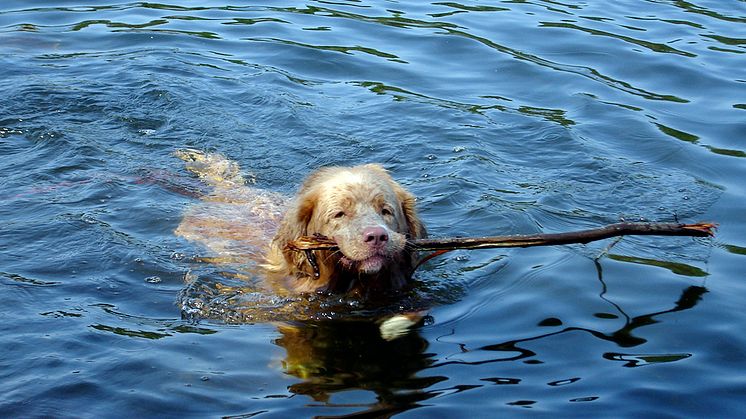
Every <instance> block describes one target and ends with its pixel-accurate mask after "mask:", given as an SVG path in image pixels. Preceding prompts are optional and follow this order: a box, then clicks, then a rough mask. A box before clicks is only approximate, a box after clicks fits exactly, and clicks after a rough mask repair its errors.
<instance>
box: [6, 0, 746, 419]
mask: <svg viewBox="0 0 746 419" xmlns="http://www.w3.org/2000/svg"><path fill="white" fill-rule="evenodd" d="M745 23H746V3H744V2H743V1H742V0H741V1H739V0H718V1H713V0H709V1H706V0H698V1H694V2H684V1H662V0H656V1H652V0H650V1H632V0H623V1H613V2H612V1H600V2H584V1H583V2H581V1H543V0H533V1H519V0H513V1H495V2H489V3H483V2H433V3H427V2H396V1H369V0H359V1H342V0H340V1H308V2H305V3H304V2H289V1H282V0H280V1H273V2H266V3H262V4H256V5H252V6H244V5H241V3H240V2H239V3H235V4H224V3H221V2H215V1H199V2H198V1H178V2H174V3H171V4H160V3H116V2H109V1H98V2H91V3H83V2H80V0H54V1H53V0H38V1H33V2H29V1H21V0H5V1H3V3H2V5H1V6H0V156H2V163H0V287H1V292H0V303H1V304H2V307H3V309H2V313H3V321H2V323H0V350H1V351H2V356H1V358H0V366H1V367H2V380H1V381H0V412H2V416H5V417H41V416H53V417H83V418H85V417H91V418H94V417H95V418H99V417H150V416H162V417H225V416H228V417H254V416H256V417H316V416H319V417H337V416H345V417H353V416H356V415H358V416H360V417H380V416H395V417H409V418H418V417H465V416H470V417H495V416H498V415H500V416H506V415H507V416H524V415H528V416H546V417H583V416H585V417H708V416H709V417H737V416H740V415H742V414H743V413H742V412H743V400H744V399H745V398H746V356H745V354H746V335H745V334H744V328H746V310H744V301H746V275H745V274H746V239H744V237H746V217H745V216H744V214H745V213H746V186H744V185H745V183H744V179H746V159H745V158H746V65H745V63H746V55H744V54H745V53H746V25H745ZM184 148H194V149H198V150H204V151H207V152H213V153H220V154H222V155H224V156H226V157H228V158H230V159H232V160H234V161H236V162H237V163H238V164H240V166H241V168H242V170H243V173H244V175H245V176H247V177H248V176H251V177H252V178H255V179H256V186H257V187H260V188H264V189H266V190H268V191H273V192H279V193H282V194H287V195H291V194H292V193H293V191H294V190H295V189H296V188H297V187H298V185H299V183H300V182H301V180H302V178H303V177H304V176H305V175H306V174H308V173H309V172H310V171H312V170H313V169H314V168H317V167H321V166H326V165H352V164H359V163H368V162H379V163H382V164H383V165H384V166H385V167H386V168H387V169H389V170H390V171H391V172H392V174H393V176H394V177H395V178H396V179H397V180H399V181H400V182H401V183H402V184H404V185H406V186H407V187H408V188H409V189H410V190H411V191H412V192H413V193H414V194H416V195H417V196H418V198H419V209H420V213H421V215H422V218H423V219H424V220H425V222H426V224H427V226H428V228H429V231H430V233H431V235H433V236H443V237H445V236H480V235H494V234H519V233H535V232H560V231H568V230H573V229H580V228H589V227H596V226H600V225H603V224H606V223H612V222H617V221H619V220H620V219H624V220H628V221H636V220H641V219H642V220H651V221H673V220H679V221H685V222H693V221H700V220H705V221H714V222H717V223H719V225H720V228H719V230H718V233H717V236H716V238H714V239H692V238H654V237H643V238H635V237H628V238H624V239H623V240H621V241H619V242H614V241H605V242H598V243H592V244H589V245H585V246H580V245H578V246H563V247H551V248H541V249H539V248H532V249H516V250H482V251H470V252H469V251H458V252H452V253H450V254H447V255H444V256H442V257H440V258H437V259H434V260H432V261H431V262H429V263H428V265H427V266H425V267H424V268H422V269H420V270H419V271H418V273H417V274H416V278H417V280H418V286H417V292H418V293H419V294H418V295H419V296H420V297H421V301H427V303H428V306H430V309H429V316H430V318H429V319H428V321H427V322H426V323H425V324H424V325H422V326H421V327H419V328H417V329H416V330H414V331H412V332H411V333H409V334H407V335H405V336H402V337H400V338H398V339H393V340H384V339H383V338H382V337H381V334H380V332H379V329H378V325H377V324H376V323H375V322H374V321H373V319H372V317H371V318H367V317H366V316H361V315H360V313H361V312H365V310H366V306H365V303H363V302H359V301H348V300H340V301H337V302H336V303H335V304H336V305H334V304H333V307H334V309H333V310H332V311H333V312H334V314H335V315H334V316H328V317H332V318H330V319H327V320H324V319H318V318H317V319H314V320H306V319H302V318H297V319H295V320H298V321H297V322H295V323H294V324H292V325H288V324H283V323H278V322H271V321H268V320H272V318H271V317H272V316H271V315H272V314H273V312H274V310H276V311H277V315H278V318H282V319H285V320H287V318H288V315H287V307H285V306H283V304H284V303H283V302H277V301H275V302H274V303H275V305H274V306H267V305H266V304H265V303H266V301H264V302H262V304H265V305H264V306H263V307H264V311H263V312H264V313H265V314H266V313H267V312H269V314H270V315H269V316H264V317H263V318H261V319H258V318H255V319H254V320H252V318H251V317H248V318H247V317H245V316H244V317H242V316H239V315H237V313H242V312H243V311H242V310H243V309H244V308H246V307H247V306H250V305H251V304H252V301H251V299H250V298H244V299H243V300H240V301H239V299H236V298H228V297H226V295H227V294H226V292H229V290H230V289H231V287H234V288H235V287H238V288H240V284H239V285H236V284H237V283H239V282H240V281H241V279H240V278H239V277H237V276H236V275H231V272H226V271H225V270H223V269H222V268H220V267H218V266H216V265H215V264H213V263H211V262H210V258H209V256H210V255H208V254H206V251H205V250H204V249H202V248H200V247H199V245H197V244H195V243H191V242H189V241H187V240H185V239H183V238H181V237H179V236H177V235H175V234H174V230H175V229H176V227H177V226H178V225H179V223H180V221H181V219H182V217H183V215H184V214H185V213H186V212H187V211H189V209H190V208H193V207H194V206H195V205H197V204H198V203H199V202H200V197H201V196H202V195H203V194H205V193H206V191H205V188H204V186H203V185H202V184H201V183H200V182H199V181H198V180H197V179H196V178H195V177H194V176H193V175H192V174H190V173H189V172H188V171H186V170H185V169H184V165H183V162H182V161H181V160H179V159H178V158H176V157H175V155H174V153H175V152H176V151H177V150H181V149H184ZM614 243H615V244H614ZM612 244H613V245H612ZM234 273H235V272H234ZM190 276H191V277H192V278H197V279H196V282H195V284H197V286H196V287H193V288H189V289H187V287H186V285H185V278H187V277H190ZM226 290H228V291H226ZM233 297H235V295H234V296H233ZM195 299H196V300H195ZM194 301H197V302H198V303H199V304H198V305H199V307H197V308H201V309H204V310H197V309H195V306H194V304H192V303H193V302H194ZM327 303H329V302H328V301H327V302H323V304H327ZM400 303H402V305H404V302H400V301H393V302H392V304H393V305H394V306H396V305H397V304H400ZM267 307H269V308H267ZM345 307H348V310H345ZM190 310H191V311H190ZM195 310H196V311H195ZM281 313H284V314H283V315H281ZM290 317H292V316H290ZM290 320H293V319H292V318H291V319H290Z"/></svg>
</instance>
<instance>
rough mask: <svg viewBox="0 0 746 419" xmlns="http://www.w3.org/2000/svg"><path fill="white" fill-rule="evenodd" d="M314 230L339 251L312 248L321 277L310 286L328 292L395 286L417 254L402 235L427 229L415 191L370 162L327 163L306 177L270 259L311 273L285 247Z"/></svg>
mask: <svg viewBox="0 0 746 419" xmlns="http://www.w3.org/2000/svg"><path fill="white" fill-rule="evenodd" d="M314 234H321V235H324V236H327V237H329V238H332V239H334V240H335V241H336V242H337V244H338V246H339V250H338V251H316V252H315V254H316V256H315V259H316V262H317V264H318V271H319V273H320V278H318V279H316V280H314V282H312V283H310V285H309V286H308V287H312V288H322V289H328V290H330V291H347V290H349V288H354V287H356V286H364V287H373V288H382V289H385V288H400V287H401V286H403V285H404V284H405V283H406V281H407V280H408V279H409V276H410V275H411V274H412V270H413V264H414V257H415V256H414V255H413V254H412V252H411V251H410V250H409V249H407V246H406V241H407V239H409V238H421V237H424V236H425V235H426V233H425V228H424V227H423V225H422V222H421V221H420V220H419V218H418V217H417V213H416V211H415V199H414V197H413V196H412V194H410V193H409V192H407V191H406V190H405V189H404V188H403V187H401V186H400V185H399V184H398V183H396V182H395V181H394V180H393V179H392V178H391V176H389V174H388V173H387V172H386V171H385V170H384V169H383V168H382V167H381V166H378V165H373V164H369V165H364V166H356V167H349V168H347V167H332V168H325V169H321V170H319V171H317V172H316V173H314V174H312V175H311V176H309V178H308V179H307V180H306V181H305V182H304V184H303V186H302V187H301V189H300V191H299V193H298V195H297V197H296V200H295V202H294V203H293V204H292V205H291V207H290V208H289V210H288V212H287V213H286V214H285V217H284V219H283V221H282V224H281V226H280V229H279V231H278V233H277V235H276V236H275V238H274V240H273V243H272V249H271V252H270V257H269V259H270V265H271V266H273V268H275V270H284V271H285V272H286V273H287V274H289V275H291V276H296V277H300V278H301V279H305V278H312V277H313V274H314V268H313V264H312V263H311V262H309V260H308V259H307V256H306V255H305V254H304V253H303V252H295V251H292V250H288V249H286V248H285V246H286V245H287V243H288V242H290V241H292V240H295V239H297V238H299V237H301V236H309V235H314ZM280 254H281V255H282V258H280V257H279V256H280ZM305 283H308V281H306V282H305ZM302 290H308V289H305V288H303V289H302Z"/></svg>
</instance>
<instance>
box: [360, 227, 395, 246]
mask: <svg viewBox="0 0 746 419" xmlns="http://www.w3.org/2000/svg"><path fill="white" fill-rule="evenodd" d="M363 240H364V241H365V243H368V244H370V245H373V246H376V245H380V244H383V243H386V242H387V241H389V233H388V232H387V231H386V229H385V228H383V227H380V226H379V227H368V228H366V229H365V230H363Z"/></svg>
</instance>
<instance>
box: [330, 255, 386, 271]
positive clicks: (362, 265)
mask: <svg viewBox="0 0 746 419" xmlns="http://www.w3.org/2000/svg"><path fill="white" fill-rule="evenodd" d="M387 259H388V258H387V257H386V255H382V254H380V253H374V254H373V255H371V256H368V257H367V258H365V259H361V260H353V259H350V258H348V257H347V256H342V259H341V260H340V262H341V263H342V265H343V266H344V267H345V268H347V269H350V270H356V271H358V272H360V273H366V274H374V273H376V272H378V271H380V270H381V268H383V266H384V265H385V264H386V260H387Z"/></svg>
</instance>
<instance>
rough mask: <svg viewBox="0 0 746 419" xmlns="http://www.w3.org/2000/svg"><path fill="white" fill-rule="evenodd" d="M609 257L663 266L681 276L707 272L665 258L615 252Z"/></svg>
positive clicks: (698, 275)
mask: <svg viewBox="0 0 746 419" xmlns="http://www.w3.org/2000/svg"><path fill="white" fill-rule="evenodd" d="M608 256H609V258H610V259H613V260H617V261H620V262H630V263H636V264H640V265H648V266H657V267H659V268H665V269H668V270H669V271H671V272H673V273H675V274H677V275H683V276H693V277H703V276H708V275H709V274H708V273H707V272H705V271H703V270H702V269H699V268H697V267H696V266H691V265H687V264H685V263H679V262H669V261H665V260H656V259H646V258H640V257H634V256H622V255H617V254H609V255H608Z"/></svg>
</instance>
